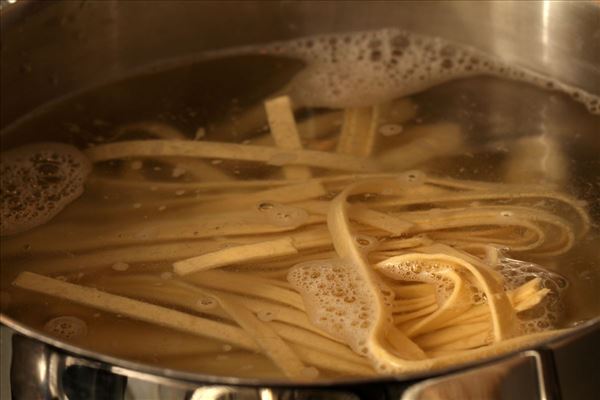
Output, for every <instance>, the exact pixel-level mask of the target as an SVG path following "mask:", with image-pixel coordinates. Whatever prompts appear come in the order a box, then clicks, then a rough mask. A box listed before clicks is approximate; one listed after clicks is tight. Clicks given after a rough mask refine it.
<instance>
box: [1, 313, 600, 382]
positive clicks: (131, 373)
mask: <svg viewBox="0 0 600 400" xmlns="http://www.w3.org/2000/svg"><path fill="white" fill-rule="evenodd" d="M0 325H4V326H6V327H8V328H10V329H12V330H13V331H15V332H17V333H19V334H21V335H24V336H26V337H29V338H32V339H35V340H37V341H39V342H41V343H44V344H46V345H49V346H51V347H53V348H55V349H57V350H59V351H63V352H66V353H68V354H67V355H69V356H74V357H77V359H78V361H81V363H80V364H83V365H87V366H90V367H95V368H99V369H103V370H108V371H110V372H113V373H116V374H119V375H125V376H128V377H132V378H140V379H144V377H145V378H150V379H151V380H153V381H155V382H157V383H160V382H164V383H171V384H173V383H177V384H179V385H181V384H184V385H185V383H187V384H189V385H190V386H194V385H200V384H212V385H234V386H249V387H264V386H269V387H289V386H293V387H304V388H306V387H323V386H328V387H332V386H347V385H356V384H376V383H403V382H412V381H418V380H422V379H426V378H432V377H436V376H441V375H447V374H450V373H454V372H458V371H463V370H468V369H474V368H478V367H482V366H485V365H491V364H494V363H496V362H498V361H501V360H505V359H508V358H511V357H514V356H515V355H517V354H520V353H523V352H525V351H528V350H548V347H549V346H550V345H552V344H558V343H559V342H563V341H571V340H575V339H577V338H578V337H581V336H585V335H586V334H587V333H590V332H592V331H594V330H596V329H598V330H600V316H597V317H594V318H592V319H590V320H588V321H585V322H584V323H582V324H581V325H579V326H577V327H575V328H572V330H571V331H568V332H565V333H563V334H559V335H557V336H555V337H552V338H549V339H546V340H543V341H540V342H539V343H538V344H537V345H535V346H528V347H524V348H521V349H517V350H513V351H510V352H508V353H505V354H501V355H498V356H494V357H489V358H483V359H481V360H477V361H471V362H468V363H463V364H458V365H454V366H450V367H446V368H442V369H436V370H434V371H433V372H418V373H409V374H406V375H400V376H394V375H381V376H376V377H359V378H356V377H355V378H336V379H326V380H319V381H316V382H302V381H298V382H296V381H291V380H284V379H260V378H239V377H233V376H218V375H208V374H203V373H194V372H189V371H183V370H178V369H171V368H161V367H158V366H153V365H150V364H147V363H144V362H138V361H131V360H127V359H124V358H120V357H116V356H110V355H107V354H104V353H99V352H96V351H93V350H88V349H85V348H83V347H80V346H77V345H74V344H71V343H67V342H64V341H62V340H59V339H57V338H54V337H51V336H49V335H47V334H45V333H42V332H40V331H39V330H36V329H33V328H31V327H28V326H26V325H25V324H23V323H21V322H18V321H17V320H15V319H14V318H11V317H9V316H7V315H6V314H4V313H0Z"/></svg>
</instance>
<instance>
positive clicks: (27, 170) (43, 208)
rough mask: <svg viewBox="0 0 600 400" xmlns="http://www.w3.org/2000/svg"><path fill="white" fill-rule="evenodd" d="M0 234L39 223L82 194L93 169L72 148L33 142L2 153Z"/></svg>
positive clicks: (79, 153)
mask: <svg viewBox="0 0 600 400" xmlns="http://www.w3.org/2000/svg"><path fill="white" fill-rule="evenodd" d="M0 169H1V176H2V188H1V199H2V218H1V220H0V235H2V236H5V235H14V234H17V233H21V232H25V231H27V230H29V229H32V228H35V227H36V226H38V225H42V224H44V223H46V222H48V221H49V220H51V219H52V218H53V217H54V216H56V215H57V214H58V213H59V212H60V211H61V210H62V209H63V208H64V207H65V206H66V205H67V204H69V203H70V202H72V201H73V200H75V199H76V198H77V197H79V196H80V195H81V193H83V185H84V183H85V179H86V177H87V175H88V174H89V172H90V171H91V169H92V166H91V164H90V162H89V161H88V159H87V158H86V157H85V156H84V155H83V154H82V153H81V152H80V151H79V150H77V149H76V148H75V147H73V146H69V145H66V144H61V143H36V144H31V145H26V146H22V147H18V148H16V149H12V150H9V151H7V152H4V153H2V159H1V161H0Z"/></svg>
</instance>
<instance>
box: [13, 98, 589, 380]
mask: <svg viewBox="0 0 600 400" xmlns="http://www.w3.org/2000/svg"><path fill="white" fill-rule="evenodd" d="M394 107H396V108H398V107H400V108H402V107H404V110H400V112H398V110H396V112H397V113H398V115H401V117H398V118H400V121H401V122H405V121H406V120H408V119H410V118H412V117H413V116H414V114H415V112H414V106H413V105H412V103H410V102H408V101H406V100H404V101H400V102H395V103H394V104H389V103H386V104H379V105H377V106H374V107H361V108H351V109H348V110H346V111H345V114H344V116H343V124H342V126H341V128H340V137H339V140H338V141H337V145H336V146H330V145H329V144H327V143H325V144H323V146H322V147H321V148H328V149H330V150H332V151H331V152H329V151H325V150H313V149H310V150H308V149H304V147H303V141H304V140H305V139H306V137H304V136H303V135H302V132H304V129H305V128H302V129H298V126H297V125H296V122H295V121H294V113H293V108H292V104H291V102H290V100H289V99H288V98H287V97H280V98H275V99H272V100H269V101H268V102H267V103H266V111H267V117H268V122H269V124H270V134H271V136H272V139H273V140H272V143H273V146H268V145H263V144H261V145H256V144H233V143H220V142H209V141H191V140H186V138H185V135H183V134H181V133H180V132H179V131H177V130H175V129H172V128H170V127H169V126H168V125H164V124H157V123H139V124H133V125H131V126H125V127H123V128H122V129H120V130H117V134H116V137H115V138H119V139H123V136H126V135H125V133H126V132H127V131H128V130H137V131H147V132H148V136H149V139H148V140H131V141H130V140H121V141H118V142H113V143H107V144H102V145H98V146H95V147H91V148H88V149H87V150H86V151H85V154H86V155H87V157H89V159H90V160H91V161H92V162H95V163H96V165H99V164H100V165H102V164H103V163H106V162H107V161H109V160H122V161H127V162H128V163H127V164H125V165H128V167H127V168H126V172H125V173H123V174H121V175H120V176H117V177H114V176H110V177H106V176H104V175H103V174H102V173H101V172H100V169H97V170H94V171H93V173H92V175H91V176H90V178H89V179H88V180H87V184H86V190H87V191H88V192H89V193H95V192H100V193H102V191H103V190H106V189H107V188H109V189H110V188H118V189H119V191H122V192H123V193H124V194H125V195H126V196H125V197H124V198H126V199H129V198H135V196H136V193H140V192H141V193H144V194H145V195H148V196H149V198H148V200H147V201H146V202H145V203H144V204H141V203H139V204H138V203H134V205H133V206H131V204H129V203H128V202H127V201H116V202H115V203H114V204H111V205H109V206H107V207H105V209H104V210H99V211H97V213H98V216H97V218H93V217H90V220H89V221H87V222H86V221H81V220H80V219H79V218H80V216H82V215H90V211H91V210H93V209H94V208H95V206H94V203H93V202H92V201H91V200H89V199H86V198H85V196H84V198H83V199H81V200H79V201H77V202H75V203H73V204H72V205H71V206H70V207H69V208H68V209H67V210H65V211H64V212H63V215H61V218H62V219H61V218H58V219H57V220H56V221H52V222H50V223H48V224H47V225H44V226H41V227H39V228H37V229H33V230H30V231H29V232H26V233H24V234H21V235H18V236H15V237H11V238H8V239H7V240H6V241H5V242H4V243H3V250H2V251H3V257H4V256H6V257H11V256H16V255H18V254H19V253H20V251H21V249H22V248H23V247H24V246H28V244H29V243H35V246H33V247H32V248H31V252H32V254H33V257H30V258H29V259H28V260H26V262H25V263H24V266H25V269H26V270H27V271H25V272H21V273H20V274H19V275H18V276H17V278H16V279H15V280H14V282H13V285H14V286H16V287H18V288H23V289H27V290H30V291H34V292H37V293H42V294H45V295H48V296H52V297H58V298H62V299H64V300H67V301H69V302H72V303H75V304H79V305H84V306H86V307H91V308H93V309H97V310H102V311H105V312H112V313H119V314H123V315H125V316H127V317H129V318H131V319H133V320H136V321H143V322H145V323H149V324H153V325H159V326H162V327H167V328H169V329H173V330H177V331H181V332H185V333H187V334H191V335H194V336H203V337H207V338H211V339H216V340H220V341H222V342H224V343H226V345H227V346H229V348H231V346H235V347H236V348H238V349H239V350H240V351H246V350H249V351H259V352H261V353H262V354H264V355H266V356H267V357H268V358H269V359H270V360H272V362H273V364H274V366H276V367H277V368H278V369H279V371H280V372H281V373H282V374H283V375H284V376H286V377H288V378H292V379H301V380H302V379H304V380H310V379H315V378H316V377H317V376H327V374H334V375H335V374H342V375H344V374H349V375H372V374H373V373H384V374H387V373H407V372H413V371H423V370H430V369H434V368H439V367H443V366H447V365H451V364H456V363H460V362H464V361H467V360H474V359H478V358H481V357H486V356H489V355H494V354H497V353H499V352H503V351H508V350H510V349H514V348H518V347H522V346H527V345H529V344H531V343H533V342H535V341H536V340H540V339H543V338H547V337H552V336H554V335H556V334H558V333H560V332H561V330H560V329H556V326H555V322H556V321H555V318H554V319H552V318H549V317H548V318H547V316H548V315H550V314H548V313H544V312H541V314H540V310H542V309H544V307H546V305H547V303H548V300H547V299H550V298H553V299H554V300H556V299H558V300H557V301H560V296H561V295H562V292H561V290H562V289H561V288H559V289H556V290H553V289H549V288H547V287H543V284H545V282H549V281H552V282H560V279H561V278H555V275H552V274H550V273H547V272H545V271H544V270H543V269H541V268H538V269H535V268H534V269H532V271H534V272H532V273H531V276H530V278H531V279H528V280H527V281H524V282H523V281H520V282H518V284H513V283H511V282H512V281H511V279H512V278H511V277H510V275H507V274H506V271H507V270H506V268H504V269H503V268H502V266H503V265H508V264H507V263H509V262H508V261H506V260H509V259H508V258H507V254H506V253H507V252H508V253H510V254H513V253H514V254H516V255H517V256H518V255H520V254H525V255H535V256H537V257H541V258H542V259H544V258H546V259H548V258H550V257H552V256H555V255H557V254H563V253H566V252H568V251H569V250H570V248H571V247H572V246H573V245H574V243H575V241H576V240H577V239H580V238H582V237H583V236H584V235H585V234H586V233H587V232H588V230H589V225H590V220H589V217H588V215H587V212H586V210H585V208H584V206H583V204H582V203H581V202H579V201H578V200H576V199H575V198H572V197H571V196H569V195H567V194H564V193H562V192H560V191H559V190H557V189H556V187H552V188H549V187H545V186H535V185H530V186H527V187H526V188H525V187H523V186H520V185H519V184H503V183H489V182H476V181H467V180H455V179H450V178H444V177H437V176H433V175H429V174H426V173H425V172H423V171H418V170H415V171H408V172H390V171H396V170H405V169H406V167H408V166H412V165H414V164H418V163H421V162H423V161H424V160H428V159H431V158H435V157H439V156H442V155H448V154H450V155H451V154H454V153H455V152H456V151H457V150H458V149H460V148H461V146H462V134H461V132H460V128H459V127H458V126H456V125H453V124H433V125H431V126H427V125H425V126H421V127H419V128H415V129H417V130H420V131H423V132H426V133H427V135H429V136H427V135H425V134H424V136H423V137H421V138H420V139H416V140H415V141H414V142H412V143H409V144H406V145H405V146H404V147H402V146H400V147H397V148H394V149H392V150H389V151H388V153H387V154H385V155H384V157H381V159H378V158H377V157H373V158H370V157H371V156H372V155H373V153H374V152H375V148H376V146H375V142H376V135H377V130H378V127H379V126H381V124H383V123H388V120H389V118H391V117H389V115H391V114H390V109H393V108H394ZM336 116H337V117H340V116H339V115H338V114H336ZM315 118H320V119H319V121H321V119H323V117H322V116H317V117H315ZM386 118H387V119H386ZM319 123H320V122H319ZM303 124H304V126H306V125H308V124H309V122H307V120H305V121H303ZM330 128H331V123H329V122H328V124H327V132H329V130H330ZM386 132H387V131H386ZM432 138H433V139H432ZM309 139H310V140H315V141H320V140H322V141H327V140H330V139H329V138H327V137H325V138H321V137H319V135H314V136H313V137H309ZM434 139H435V140H434ZM432 140H433V141H435V142H436V143H437V144H436V145H435V146H433V147H431V148H430V146H431V143H430V142H431V141H432ZM440 143H441V145H440ZM444 143H446V144H448V146H445V145H444ZM404 156H406V157H404ZM207 158H218V159H228V160H238V161H239V160H244V161H247V162H251V163H259V164H269V165H271V166H276V167H277V170H278V172H277V173H275V174H274V175H272V176H269V177H267V179H264V180H256V181H253V182H252V181H241V180H236V179H235V178H234V177H232V176H231V175H230V174H227V173H225V172H224V171H223V170H222V169H220V168H219V166H218V165H219V164H218V163H217V164H214V165H213V164H212V163H211V164H209V163H207V162H206V161H205V159H207ZM395 160H398V162H397V163H396V164H394V163H395ZM152 162H161V163H162V164H161V165H168V166H169V168H172V169H173V170H176V169H178V168H179V170H178V171H179V172H178V173H177V174H175V175H179V174H184V173H185V174H188V176H187V178H191V179H192V181H189V180H188V181H182V182H164V181H163V182H160V181H153V180H151V179H149V178H147V177H146V176H145V175H144V173H143V172H144V171H145V170H146V169H148V168H149V166H150V165H151V164H152ZM409 164H410V165H409ZM132 170H133V171H134V172H132ZM319 170H320V172H317V171H319ZM181 171H184V172H181ZM336 171H347V172H352V174H340V173H338V172H336ZM152 188H154V189H152ZM167 192H175V193H176V195H177V196H179V198H177V199H172V198H169V197H167V196H165V195H164V193H167ZM474 202H477V203H476V204H477V206H475V207H474V206H473V204H474ZM148 210H151V211H152V212H155V213H156V212H158V211H160V212H162V213H163V214H164V215H157V216H156V217H155V218H153V219H152V220H151V221H144V220H143V219H142V220H141V222H138V223H137V224H135V225H133V224H132V225H128V226H123V225H122V224H121V222H120V220H119V218H121V217H123V218H124V217H125V216H126V215H128V214H136V213H137V214H136V215H138V214H139V216H143V215H145V213H148ZM102 215H105V216H110V218H108V219H107V218H104V217H103V216H102ZM67 252H68V253H67ZM65 253H67V255H65ZM130 264H131V265H132V267H131V269H129V265H130ZM146 264H147V265H149V266H146ZM165 265H167V266H168V267H165ZM111 266H112V267H113V268H111ZM535 271H538V272H535ZM84 275H85V277H84ZM82 277H84V278H82ZM553 279H554V280H553ZM65 281H66V282H65ZM557 285H558V283H557ZM536 312H537V314H536ZM527 313H531V314H532V315H538V317H535V316H534V317H528V316H527ZM539 315H542V317H539ZM536 318H537V319H536ZM533 322H535V324H537V325H535V326H538V327H539V329H538V328H531V327H532V326H533V325H534V324H533ZM79 340H83V339H79ZM213 348H214V346H212V347H211V346H207V350H203V348H202V349H200V348H199V350H198V351H212V350H211V349H213ZM127 355H128V356H131V354H130V353H127Z"/></svg>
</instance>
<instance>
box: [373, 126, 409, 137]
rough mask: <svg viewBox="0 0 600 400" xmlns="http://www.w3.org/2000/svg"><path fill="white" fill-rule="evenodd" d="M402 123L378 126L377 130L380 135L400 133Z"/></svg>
mask: <svg viewBox="0 0 600 400" xmlns="http://www.w3.org/2000/svg"><path fill="white" fill-rule="evenodd" d="M402 130H403V128H402V125H397V124H387V125H382V126H380V127H379V129H378V132H379V134H380V135H381V136H396V135H398V134H400V133H402Z"/></svg>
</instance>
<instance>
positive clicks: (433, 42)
mask: <svg viewBox="0 0 600 400" xmlns="http://www.w3.org/2000/svg"><path fill="white" fill-rule="evenodd" d="M253 50H254V51H257V50H258V51H259V52H261V53H263V54H264V53H267V54H279V55H284V56H288V57H293V58H299V59H301V60H302V61H304V62H305V63H306V65H307V67H306V68H305V69H304V70H302V71H301V72H300V73H299V74H298V75H297V76H296V77H295V78H294V80H293V82H292V83H291V87H290V91H291V94H292V97H293V100H294V102H295V103H296V104H299V105H304V106H312V107H333V108H343V107H359V106H368V105H372V104H377V103H379V102H382V101H387V100H391V99H393V98H397V97H403V96H407V95H411V94H414V93H418V92H420V91H422V90H425V89H427V88H429V87H431V86H434V85H436V84H439V83H443V82H447V81H450V80H454V79H460V78H464V77H469V76H474V75H482V74H487V75H496V76H500V77H505V78H509V79H514V80H519V81H524V82H528V83H531V84H534V85H536V86H540V87H543V88H547V89H551V90H557V91H560V92H564V93H566V94H568V95H569V96H571V97H572V98H573V99H574V100H576V101H579V102H581V103H583V104H584V105H585V106H586V107H587V108H588V110H589V111H590V112H592V113H595V114H599V113H600V98H599V97H598V96H597V95H593V94H590V93H587V92H585V91H583V90H581V89H578V88H575V87H571V86H568V85H566V84H563V83H560V82H557V81H555V80H551V79H549V78H547V77H544V76H542V75H539V74H537V73H535V72H533V71H529V70H525V69H522V68H519V67H516V66H512V65H508V64H506V63H505V62H503V61H501V60H498V59H496V58H493V57H490V56H489V55H486V54H485V53H483V52H481V51H479V50H476V49H474V48H470V47H467V46H463V45H459V44H456V43H453V42H449V41H447V40H444V39H441V38H436V37H429V36H424V35H420V34H415V33H412V32H408V31H404V30H400V29H383V30H377V31H366V32H354V33H342V34H330V35H321V36H315V37H306V38H301V39H296V40H292V41H288V42H278V43H273V44H270V45H267V46H263V47H261V48H260V49H253Z"/></svg>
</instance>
